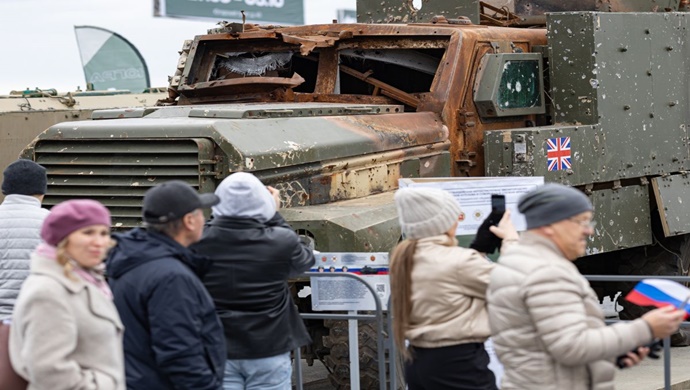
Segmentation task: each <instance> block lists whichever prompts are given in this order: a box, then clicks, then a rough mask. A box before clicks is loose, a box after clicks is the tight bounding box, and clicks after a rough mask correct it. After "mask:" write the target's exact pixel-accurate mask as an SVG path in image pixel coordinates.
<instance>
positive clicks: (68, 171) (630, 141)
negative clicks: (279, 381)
mask: <svg viewBox="0 0 690 390" xmlns="http://www.w3.org/2000/svg"><path fill="white" fill-rule="evenodd" d="M564 3H567V4H570V5H571V6H570V7H569V9H568V10H570V11H574V10H577V9H578V7H579V8H580V9H582V10H584V11H580V10H578V12H559V13H550V12H549V11H550V10H551V9H553V7H555V5H557V6H558V7H560V6H561V5H563V4H564ZM590 3H591V4H590ZM662 3H663V4H662ZM421 4H422V8H421V9H416V8H414V7H412V2H411V1H406V0H396V1H392V0H390V1H389V0H384V1H365V0H360V1H359V2H358V15H359V20H360V21H362V22H363V23H358V24H338V23H334V24H323V25H313V26H297V27H277V26H257V25H250V24H237V23H224V24H222V25H221V26H220V27H219V28H217V29H214V30H212V31H209V33H208V34H205V35H199V36H197V37H195V38H194V39H193V40H190V41H187V42H185V43H184V46H183V48H182V52H181V57H180V60H179V62H178V64H177V69H176V73H175V75H174V76H173V77H172V78H171V83H170V86H169V89H168V93H169V96H168V98H167V99H166V100H165V101H162V102H161V103H160V104H159V105H156V106H151V107H145V108H136V109H127V110H122V109H115V110H100V111H96V112H94V113H93V115H92V120H90V121H83V122H64V123H60V124H57V125H54V126H51V127H50V128H49V129H48V130H47V131H45V132H44V133H42V134H41V135H40V136H39V137H38V138H36V139H35V140H34V141H33V142H32V143H31V145H30V146H29V147H28V148H26V149H25V151H24V156H25V157H27V158H31V159H33V160H35V161H37V162H38V163H40V164H42V165H44V166H45V167H46V168H47V169H48V176H49V185H48V194H47V196H46V198H45V203H46V204H47V205H49V206H50V205H53V204H56V203H58V202H60V201H63V200H66V199H70V198H75V197H90V198H94V199H97V200H99V201H101V202H103V203H104V204H105V205H107V206H108V207H109V208H110V210H111V212H112V214H113V218H114V223H115V225H116V227H119V228H129V227H133V226H136V225H138V224H139V223H140V215H141V213H140V207H141V200H142V196H143V194H144V192H145V191H146V190H147V189H148V188H150V187H151V186H153V185H155V184H157V183H160V182H163V181H166V180H171V179H179V180H184V181H186V182H187V183H189V184H191V185H193V186H195V187H196V188H198V189H199V191H202V192H211V191H213V190H214V189H215V187H216V185H217V184H218V183H219V182H220V181H221V180H222V179H223V178H225V177H226V176H228V175H229V174H231V173H232V172H237V171H248V172H252V173H254V174H256V175H257V176H258V177H259V178H260V179H261V180H262V181H263V182H264V183H266V184H268V185H272V186H274V187H276V188H279V189H280V190H281V193H282V194H283V199H282V201H283V206H284V209H283V210H282V211H281V213H282V214H283V215H284V216H285V217H286V219H287V220H288V221H289V222H290V223H291V225H292V226H293V227H294V228H295V229H296V230H297V231H298V232H299V233H300V234H301V235H302V236H304V237H305V238H307V239H309V240H311V241H312V242H313V244H314V246H315V248H316V249H317V250H320V251H334V252H344V251H383V252H386V251H389V250H390V249H391V248H392V247H393V246H394V245H395V244H396V243H397V242H398V240H399V239H400V231H399V226H398V223H397V218H396V212H395V207H394V205H393V202H392V194H393V191H394V190H395V189H396V188H397V186H398V179H400V178H414V177H439V176H441V177H442V176H544V178H545V180H546V181H549V182H559V183H564V184H567V185H571V186H574V187H577V188H579V189H581V190H582V191H583V192H584V193H586V194H587V195H588V196H589V197H590V199H591V200H592V202H593V203H594V205H595V208H596V214H595V220H596V221H597V222H598V224H597V227H596V231H595V234H594V236H593V237H592V238H591V240H590V242H589V245H588V253H589V256H587V257H586V258H585V259H584V260H583V261H582V264H583V267H584V268H587V267H589V269H590V270H594V271H593V272H591V273H594V272H596V273H609V274H610V273H613V274H615V273H622V274H632V273H644V274H648V273H676V274H683V275H685V274H687V270H688V247H689V246H690V244H689V240H688V233H689V232H690V208H688V207H687V206H686V205H687V204H690V178H688V172H687V170H688V168H686V167H689V168H690V135H689V134H688V126H689V125H690V107H689V106H690V99H689V98H688V93H687V91H688V90H690V85H688V84H689V83H690V77H688V76H689V75H688V74H687V73H688V69H690V67H689V66H688V62H689V61H690V45H689V42H690V40H689V39H688V38H689V37H688V34H690V33H689V31H690V29H689V28H688V27H689V26H688V24H689V23H690V15H688V14H686V13H684V12H678V11H683V10H684V9H685V3H684V2H681V1H678V0H676V1H651V0H650V1H643V0H629V1H616V2H606V1H604V2H600V1H597V2H594V1H591V2H554V1H547V0H541V1H531V2H527V1H516V2H515V4H514V7H515V9H516V10H521V9H522V10H524V9H525V6H527V5H529V9H530V12H523V14H522V15H520V14H515V13H514V12H513V11H512V9H511V8H510V7H495V6H492V5H488V4H484V3H481V4H480V3H479V2H477V1H473V0H466V1H442V0H437V1H433V0H424V1H422V2H421ZM550 7H551V8H550ZM532 11H533V12H532ZM480 23H481V24H480ZM527 27H530V28H527ZM296 286H298V284H296ZM608 289H611V288H610V287H601V288H600V292H601V293H602V294H607V293H609V291H608ZM613 290H614V291H615V290H616V289H615V288H614V289H613ZM298 304H299V305H300V307H301V308H302V309H303V310H306V309H307V308H308V307H309V305H308V303H306V302H304V300H298ZM631 310H632V309H631ZM326 325H329V326H330V329H327V328H324V327H323V323H322V322H317V321H310V323H309V326H310V330H311V331H312V334H313V338H314V340H315V342H316V343H315V345H314V346H312V347H311V348H310V349H309V350H308V351H306V357H307V359H308V360H309V359H310V360H313V359H317V358H318V359H321V358H323V359H324V361H325V363H326V365H327V367H328V368H329V370H330V372H331V379H332V383H333V384H334V386H336V387H338V388H346V387H347V386H348V383H349V381H348V379H347V378H348V376H349V369H348V366H347V347H346V346H345V347H344V348H343V343H344V342H345V340H346V338H343V337H342V336H343V329H342V328H338V325H337V324H333V323H326ZM344 334H345V335H346V334H347V332H345V333H344ZM321 336H325V337H321ZM375 337H377V335H376V334H373V333H371V332H360V345H361V346H362V349H361V351H362V356H361V360H360V368H361V371H362V387H363V388H375V387H376V386H377V383H378V382H377V376H376V371H375V369H376V355H375V353H373V350H372V349H371V348H370V345H371V344H372V343H371V342H370V340H372V339H374V338H375ZM321 340H325V343H324V344H325V345H322V344H321V343H320V341H321ZM324 355H327V356H325V357H324Z"/></svg>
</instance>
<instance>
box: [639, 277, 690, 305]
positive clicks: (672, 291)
mask: <svg viewBox="0 0 690 390" xmlns="http://www.w3.org/2000/svg"><path fill="white" fill-rule="evenodd" d="M688 298H690V289H689V288H687V287H685V286H683V285H682V284H680V283H678V282H674V281H672V280H667V279H643V280H641V281H639V282H638V283H637V285H635V288H633V289H632V291H630V292H629V293H628V295H627V296H626V297H625V299H626V300H627V301H628V302H632V303H634V304H636V305H640V306H656V307H663V306H668V305H673V306H675V307H677V308H679V309H681V306H683V304H685V307H682V308H683V309H685V311H686V312H688V313H690V311H689V309H690V305H689V304H688Z"/></svg>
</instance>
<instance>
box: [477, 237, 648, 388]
mask: <svg viewBox="0 0 690 390" xmlns="http://www.w3.org/2000/svg"><path fill="white" fill-rule="evenodd" d="M487 301H488V307H489V325H490V326H491V334H492V335H493V336H492V337H493V341H494V346H495V348H496V353H497V354H498V357H499V359H500V360H501V362H502V363H503V365H504V368H505V375H504V377H503V382H502V384H501V389H503V390H517V389H520V390H525V389H529V390H589V389H592V390H613V388H614V381H613V380H614V375H615V371H616V368H615V365H614V364H613V361H614V359H615V358H616V357H617V356H619V355H622V354H624V353H625V352H627V351H630V350H631V349H633V348H634V347H637V346H640V345H643V344H645V343H647V342H649V341H651V339H652V333H651V330H650V328H649V326H648V325H647V323H646V322H645V321H644V320H642V319H639V318H638V319H637V320H635V321H631V322H627V323H622V322H619V323H616V324H614V325H611V326H606V325H605V324H604V315H603V312H602V311H601V308H600V307H599V300H598V298H597V296H596V295H595V293H594V291H593V290H592V289H591V287H590V286H589V283H588V282H587V280H586V279H585V278H584V277H583V276H582V275H581V274H580V273H579V271H578V270H577V268H576V267H575V265H574V264H573V263H572V262H571V261H569V260H567V259H566V258H564V257H563V255H562V254H561V252H560V250H559V249H558V248H557V247H556V246H555V244H553V243H552V242H551V241H550V240H548V239H546V238H545V237H542V236H540V235H538V234H535V233H530V232H527V233H524V234H523V236H522V237H521V238H520V242H519V243H518V244H515V245H511V246H509V247H507V248H505V250H503V251H502V253H501V257H500V258H499V260H498V266H497V267H496V268H495V269H494V270H493V271H492V273H491V281H490V282H489V290H488V292H487Z"/></svg>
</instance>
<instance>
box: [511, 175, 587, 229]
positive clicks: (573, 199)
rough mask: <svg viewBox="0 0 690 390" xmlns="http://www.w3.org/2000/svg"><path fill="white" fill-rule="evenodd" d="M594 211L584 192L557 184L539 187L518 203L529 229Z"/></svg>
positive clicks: (525, 195)
mask: <svg viewBox="0 0 690 390" xmlns="http://www.w3.org/2000/svg"><path fill="white" fill-rule="evenodd" d="M593 210H594V208H593V207H592V203H591V202H590V201H589V198H588V197H587V195H585V194H584V193H582V191H580V190H577V189H575V188H573V187H568V186H564V185H562V184H556V183H548V184H544V185H543V186H539V187H537V188H535V189H534V190H532V191H530V192H528V193H526V194H524V195H523V196H522V197H521V198H520V200H519V201H518V211H520V212H521V213H523V214H525V220H526V221H527V229H534V228H538V227H540V226H546V225H550V224H552V223H555V222H559V221H562V220H564V219H568V218H570V217H572V216H575V215H578V214H580V213H584V212H585V211H593Z"/></svg>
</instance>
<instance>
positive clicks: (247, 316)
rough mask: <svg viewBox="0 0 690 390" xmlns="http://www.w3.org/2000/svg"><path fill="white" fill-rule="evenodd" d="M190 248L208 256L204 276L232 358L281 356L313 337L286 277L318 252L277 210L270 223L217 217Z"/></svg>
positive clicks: (308, 264) (308, 265) (298, 271)
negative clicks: (313, 250)
mask: <svg viewBox="0 0 690 390" xmlns="http://www.w3.org/2000/svg"><path fill="white" fill-rule="evenodd" d="M190 249H192V250H194V251H196V252H198V253H199V254H202V255H204V256H209V257H210V258H211V259H212V260H213V263H212V266H211V269H210V270H209V272H208V274H206V276H205V277H204V285H205V286H206V288H207V289H208V291H209V292H210V293H211V296H212V297H213V301H214V303H215V304H216V310H217V311H218V315H219V316H220V319H221V321H222V322H223V327H224V328H225V339H226V341H227V349H228V359H257V358H264V357H269V356H275V355H279V354H282V353H285V352H288V351H290V350H293V349H295V348H297V347H300V346H303V345H306V344H309V343H310V342H311V340H310V337H309V334H308V333H307V330H306V328H305V326H304V322H303V321H302V319H301V318H300V316H299V313H298V311H297V307H296V306H295V304H294V302H293V301H292V298H291V296H290V290H289V288H288V283H287V280H288V278H289V277H290V276H294V275H299V274H301V273H302V272H304V271H306V270H308V269H309V268H311V266H312V265H313V264H314V261H315V260H314V253H313V252H312V251H311V250H310V249H309V248H308V247H307V246H306V245H304V244H302V243H301V242H300V239H299V237H298V236H297V234H296V233H295V232H294V231H293V230H292V228H291V227H290V225H288V224H287V223H286V222H285V220H283V218H282V217H281V216H280V214H278V213H276V214H275V216H274V217H273V218H272V219H271V220H270V221H268V222H266V223H261V222H258V221H256V220H253V219H246V218H233V217H218V218H215V219H213V220H212V221H211V222H209V224H208V225H207V226H206V230H205V231H204V235H203V237H202V239H201V241H199V242H198V243H196V244H194V245H193V246H192V247H191V248H190Z"/></svg>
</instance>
